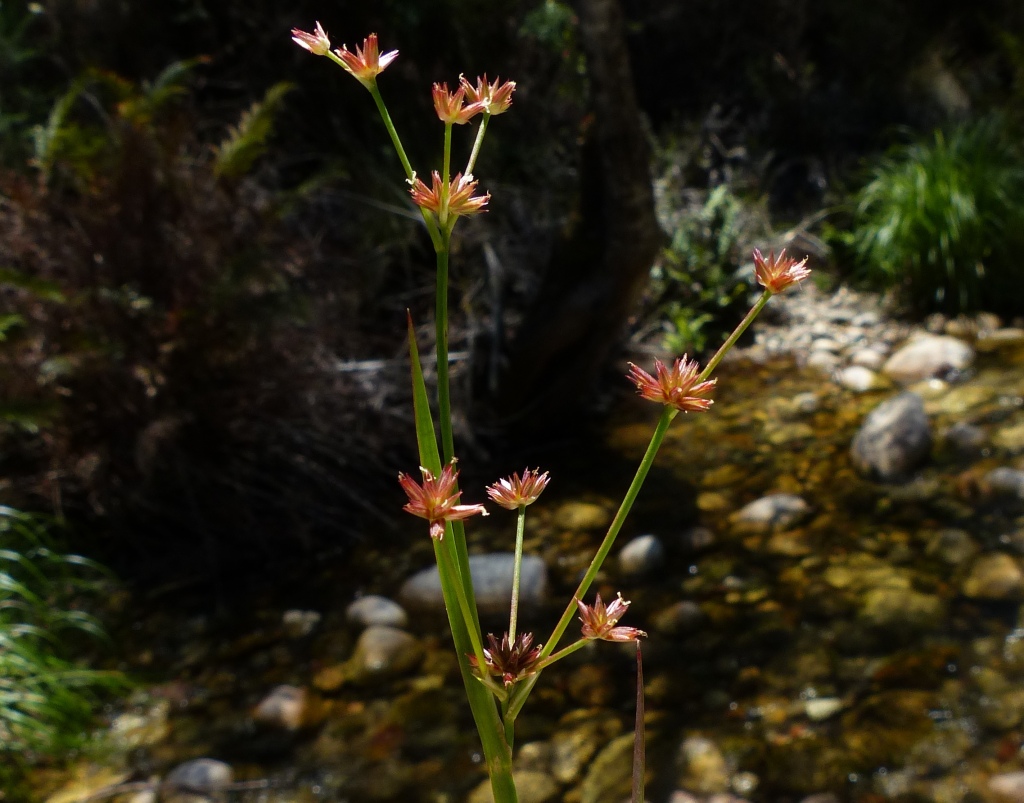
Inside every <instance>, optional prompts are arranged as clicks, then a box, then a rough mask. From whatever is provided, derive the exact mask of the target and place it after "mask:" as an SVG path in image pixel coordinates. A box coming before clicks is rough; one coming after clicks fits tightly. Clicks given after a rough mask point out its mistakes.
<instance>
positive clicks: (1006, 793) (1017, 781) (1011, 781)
mask: <svg viewBox="0 0 1024 803" xmlns="http://www.w3.org/2000/svg"><path fill="white" fill-rule="evenodd" d="M988 789H989V791H990V792H991V793H992V794H993V795H994V796H995V798H996V800H998V801H1000V803H1024V772H1019V771H1018V772H1002V773H999V774H998V775H993V776H992V777H991V778H989V779H988Z"/></svg>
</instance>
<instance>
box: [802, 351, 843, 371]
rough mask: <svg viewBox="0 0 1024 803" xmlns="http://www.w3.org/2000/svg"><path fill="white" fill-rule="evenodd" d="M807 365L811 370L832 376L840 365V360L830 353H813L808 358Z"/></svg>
mask: <svg viewBox="0 0 1024 803" xmlns="http://www.w3.org/2000/svg"><path fill="white" fill-rule="evenodd" d="M807 365H808V367H809V368H817V369H818V370H819V371H822V372H824V373H826V374H830V373H832V372H833V371H834V370H835V369H836V366H837V365H839V358H838V357H837V356H836V355H835V354H833V353H832V352H830V351H812V352H811V353H810V355H809V356H808V357H807Z"/></svg>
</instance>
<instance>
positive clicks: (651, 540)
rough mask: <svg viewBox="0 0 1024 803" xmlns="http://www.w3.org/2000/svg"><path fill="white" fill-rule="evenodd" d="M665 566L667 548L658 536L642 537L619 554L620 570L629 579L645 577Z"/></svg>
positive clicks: (630, 542)
mask: <svg viewBox="0 0 1024 803" xmlns="http://www.w3.org/2000/svg"><path fill="white" fill-rule="evenodd" d="M664 564H665V547H664V545H663V544H662V543H661V539H660V538H658V536H656V535H641V536H639V537H638V538H634V539H633V540H632V541H629V542H628V543H627V544H626V545H625V546H624V547H623V548H622V551H621V552H619V570H620V571H621V572H622V573H623V574H624V575H626V576H627V577H645V576H646V575H648V574H652V573H653V572H655V571H657V570H658V569H663V568H664Z"/></svg>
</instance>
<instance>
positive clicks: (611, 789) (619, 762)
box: [580, 733, 633, 803]
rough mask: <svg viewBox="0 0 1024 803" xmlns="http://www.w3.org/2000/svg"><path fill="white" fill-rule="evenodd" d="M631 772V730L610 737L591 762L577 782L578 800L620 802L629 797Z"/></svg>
mask: <svg viewBox="0 0 1024 803" xmlns="http://www.w3.org/2000/svg"><path fill="white" fill-rule="evenodd" d="M632 774H633V734H632V733H624V734H623V735H622V736H619V737H618V738H616V739H613V740H612V741H611V742H609V743H608V744H607V745H605V746H604V748H603V749H602V750H601V752H600V753H598V754H597V757H596V758H595V759H594V760H593V762H592V763H591V764H590V768H589V769H588V770H587V774H586V777H585V778H584V779H583V783H581V784H580V803H622V801H623V800H628V799H629V791H630V788H631V786H632Z"/></svg>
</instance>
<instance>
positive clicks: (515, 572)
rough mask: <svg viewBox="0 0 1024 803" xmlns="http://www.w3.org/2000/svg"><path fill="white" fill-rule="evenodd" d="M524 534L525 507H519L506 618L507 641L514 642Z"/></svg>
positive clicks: (517, 618) (517, 619) (517, 617)
mask: <svg viewBox="0 0 1024 803" xmlns="http://www.w3.org/2000/svg"><path fill="white" fill-rule="evenodd" d="M525 533H526V505H520V506H519V516H518V518H517V520H516V558H515V562H514V563H513V564H512V610H511V612H510V613H509V617H508V640H509V642H510V643H512V644H514V643H515V640H516V624H518V621H519V575H520V572H521V570H522V565H523V536H524V535H525Z"/></svg>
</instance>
